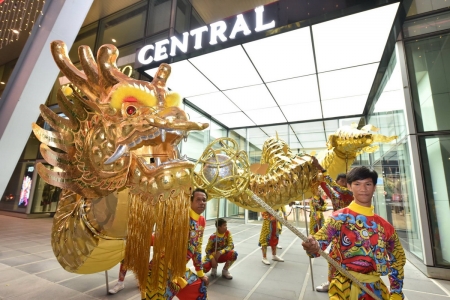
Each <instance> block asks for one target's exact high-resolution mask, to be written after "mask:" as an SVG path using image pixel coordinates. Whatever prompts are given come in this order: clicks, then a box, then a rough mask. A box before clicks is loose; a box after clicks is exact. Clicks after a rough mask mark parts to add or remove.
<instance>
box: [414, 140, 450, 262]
mask: <svg viewBox="0 0 450 300" xmlns="http://www.w3.org/2000/svg"><path fill="white" fill-rule="evenodd" d="M419 143H420V150H421V154H422V161H423V174H424V180H425V187H426V196H427V202H428V213H429V218H428V219H429V220H430V225H431V233H432V238H431V240H432V243H433V252H434V257H435V263H436V264H437V265H439V266H445V267H450V234H449V228H450V217H449V216H450V200H449V191H450V182H449V180H448V179H449V178H450V176H449V170H450V136H448V135H447V136H433V137H421V138H420V139H419Z"/></svg>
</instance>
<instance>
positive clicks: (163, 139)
mask: <svg viewBox="0 0 450 300" xmlns="http://www.w3.org/2000/svg"><path fill="white" fill-rule="evenodd" d="M161 141H163V143H164V142H165V141H166V131H165V130H164V129H161Z"/></svg>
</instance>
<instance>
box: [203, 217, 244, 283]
mask: <svg viewBox="0 0 450 300" xmlns="http://www.w3.org/2000/svg"><path fill="white" fill-rule="evenodd" d="M216 228H217V232H216V233H213V234H211V236H210V237H209V240H208V245H206V249H205V252H206V256H205V257H203V271H204V272H205V273H208V272H209V270H211V276H213V277H216V276H217V266H218V264H219V263H225V266H224V267H223V269H222V276H223V277H225V278H226V279H233V276H232V275H231V273H230V271H229V269H230V267H231V265H232V264H233V263H234V262H235V261H236V259H237V256H238V253H237V252H236V251H235V250H234V244H233V237H232V236H231V232H230V231H229V230H228V228H227V221H226V220H224V219H222V218H220V219H218V220H217V221H216Z"/></svg>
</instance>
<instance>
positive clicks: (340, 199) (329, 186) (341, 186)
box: [313, 157, 353, 292]
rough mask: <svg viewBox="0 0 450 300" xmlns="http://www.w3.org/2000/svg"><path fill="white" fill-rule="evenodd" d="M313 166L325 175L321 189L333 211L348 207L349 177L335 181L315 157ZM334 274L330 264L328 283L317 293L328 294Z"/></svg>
mask: <svg viewBox="0 0 450 300" xmlns="http://www.w3.org/2000/svg"><path fill="white" fill-rule="evenodd" d="M313 165H314V166H315V167H316V168H317V169H318V170H319V171H321V172H322V174H323V175H324V178H323V179H324V181H322V182H321V183H320V187H321V188H322V190H323V191H324V192H325V194H326V195H327V196H328V198H330V199H331V204H332V205H333V211H337V210H339V209H342V208H345V207H347V206H348V205H349V204H350V203H351V202H352V201H353V193H352V191H350V190H349V189H348V188H347V175H346V174H344V173H341V174H338V176H337V177H336V181H334V180H333V179H332V178H331V177H330V176H329V175H327V173H326V170H325V169H324V168H323V167H322V166H321V165H320V163H319V162H318V160H317V159H316V158H315V157H313ZM330 252H332V249H330ZM334 272H335V268H334V267H333V266H332V265H330V264H328V281H327V282H324V283H322V284H321V285H319V286H317V287H316V291H318V292H328V288H329V286H330V281H331V278H333V276H334Z"/></svg>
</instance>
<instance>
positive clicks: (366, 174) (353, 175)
mask: <svg viewBox="0 0 450 300" xmlns="http://www.w3.org/2000/svg"><path fill="white" fill-rule="evenodd" d="M367 178H370V179H372V182H373V184H374V185H376V184H377V180H378V173H377V172H376V171H375V170H372V169H369V168H367V167H364V166H362V167H356V168H353V169H351V170H350V172H348V174H347V183H348V184H352V182H354V181H356V180H364V179H367Z"/></svg>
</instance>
